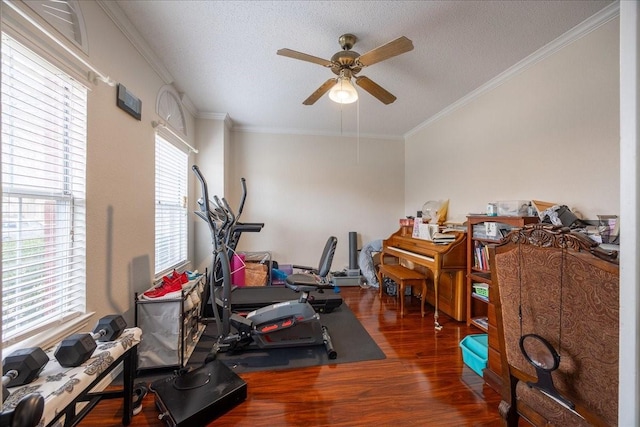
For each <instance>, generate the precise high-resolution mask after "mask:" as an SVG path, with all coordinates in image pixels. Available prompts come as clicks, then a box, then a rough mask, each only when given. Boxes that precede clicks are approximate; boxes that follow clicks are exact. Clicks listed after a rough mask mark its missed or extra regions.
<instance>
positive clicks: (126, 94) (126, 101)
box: [116, 83, 142, 120]
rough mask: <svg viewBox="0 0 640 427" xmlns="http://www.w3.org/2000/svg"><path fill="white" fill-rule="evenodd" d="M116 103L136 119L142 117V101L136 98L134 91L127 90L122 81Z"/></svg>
mask: <svg viewBox="0 0 640 427" xmlns="http://www.w3.org/2000/svg"><path fill="white" fill-rule="evenodd" d="M116 104H117V105H118V107H120V108H122V109H123V110H124V111H126V112H127V113H129V114H131V115H132V116H133V117H135V118H136V119H138V120H141V119H142V101H140V99H138V98H136V96H135V95H134V94H133V93H131V92H130V91H129V90H127V88H126V87H125V86H124V85H123V84H120V83H118V96H117V99H116Z"/></svg>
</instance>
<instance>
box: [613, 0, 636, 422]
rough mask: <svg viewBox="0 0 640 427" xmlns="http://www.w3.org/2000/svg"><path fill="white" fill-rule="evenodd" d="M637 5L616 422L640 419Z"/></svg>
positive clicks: (627, 69)
mask: <svg viewBox="0 0 640 427" xmlns="http://www.w3.org/2000/svg"><path fill="white" fill-rule="evenodd" d="M639 24H640V8H638V3H637V2H622V3H621V4H620V64H621V66H620V106H621V108H620V112H621V114H620V136H621V141H620V154H621V156H620V157H621V159H620V194H621V212H620V213H621V221H620V223H621V229H622V230H624V231H625V234H624V239H622V241H621V245H620V247H621V253H620V370H619V372H620V385H619V392H618V395H619V399H620V400H619V403H618V415H619V417H618V424H619V425H621V426H637V425H639V424H640V407H639V406H638V399H639V398H640V377H639V375H638V373H639V372H640V355H639V351H640V346H639V341H640V313H639V312H638V302H639V301H640V295H639V293H640V271H639V269H638V252H639V250H640V233H639V231H640V227H638V222H639V220H640V219H639V218H638V208H639V207H640V200H639V199H638V196H639V193H638V189H639V188H640V177H639V176H638V171H639V166H640V159H638V146H639V145H638V143H639V136H640V135H639V134H638V130H639V128H638V119H639V118H640V108H639V107H640V85H639V84H638V83H640V68H639V66H640V58H639V54H640V25H639Z"/></svg>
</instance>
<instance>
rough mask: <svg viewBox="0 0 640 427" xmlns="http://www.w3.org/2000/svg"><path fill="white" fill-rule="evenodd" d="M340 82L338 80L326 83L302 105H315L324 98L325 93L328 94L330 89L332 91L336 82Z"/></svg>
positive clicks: (330, 80)
mask: <svg viewBox="0 0 640 427" xmlns="http://www.w3.org/2000/svg"><path fill="white" fill-rule="evenodd" d="M337 81H338V79H337V78H336V79H329V80H327V81H326V82H324V83H323V84H322V86H320V87H319V88H318V89H316V91H315V92H313V93H312V94H311V95H310V96H309V97H308V98H307V99H305V100H304V101H303V102H302V103H303V104H304V105H313V104H314V103H315V102H316V101H317V100H318V99H320V98H321V97H322V95H324V94H325V93H327V92H328V91H329V89H331V88H332V87H333V86H334V85H335V84H336V82H337Z"/></svg>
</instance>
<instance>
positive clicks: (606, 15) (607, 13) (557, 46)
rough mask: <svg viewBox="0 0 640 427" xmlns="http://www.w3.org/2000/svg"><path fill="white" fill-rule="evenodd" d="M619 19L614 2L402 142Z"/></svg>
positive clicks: (618, 6) (429, 121) (455, 104)
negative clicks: (613, 20)
mask: <svg viewBox="0 0 640 427" xmlns="http://www.w3.org/2000/svg"><path fill="white" fill-rule="evenodd" d="M619 15H620V3H619V1H616V2H614V3H612V4H610V5H609V6H607V7H605V8H604V9H602V10H601V11H600V12H598V13H596V14H595V15H593V16H591V17H590V18H587V19H586V20H584V21H583V22H581V23H580V24H578V25H576V26H575V27H573V28H572V29H570V30H569V31H567V32H566V33H564V34H563V35H561V36H560V37H558V38H557V39H555V40H554V41H552V42H550V43H548V44H546V45H545V46H543V47H541V48H540V49H538V50H537V51H535V52H534V53H532V54H531V55H529V56H527V57H526V58H524V59H523V60H522V61H520V62H518V63H516V64H515V65H514V66H512V67H511V68H508V69H507V70H505V71H503V72H502V73H500V74H498V75H497V76H496V77H494V78H493V79H491V80H489V81H488V82H487V83H485V84H483V85H482V86H480V87H479V88H477V89H476V90H474V91H472V92H469V93H468V94H467V95H465V96H463V97H462V98H460V99H459V100H457V101H456V102H454V103H453V104H451V105H449V106H448V107H447V108H445V109H444V110H442V111H440V112H438V113H436V114H434V115H433V116H431V117H430V118H428V119H427V120H425V121H424V122H422V123H421V124H419V125H418V126H416V127H415V128H413V129H411V130H410V131H409V132H407V133H405V134H404V138H405V139H406V138H408V137H410V136H413V135H415V134H416V133H417V132H419V131H420V130H422V129H424V128H426V127H428V126H430V125H431V124H432V123H435V122H436V121H438V120H440V119H441V118H443V117H444V116H446V115H448V114H450V113H452V112H454V111H455V110H457V109H458V108H462V107H464V106H465V105H467V104H469V103H470V102H472V101H473V100H475V99H476V98H479V97H480V96H482V95H484V94H486V93H488V92H490V91H492V90H493V89H495V88H496V87H498V86H500V85H501V84H503V83H505V82H506V81H508V80H510V79H511V78H513V77H515V76H516V75H518V74H520V73H522V72H524V71H525V70H526V69H528V68H529V67H532V66H533V65H535V64H537V63H538V62H540V61H542V60H544V59H545V58H548V57H550V56H551V55H553V54H555V53H556V52H558V51H560V50H562V49H563V48H565V47H566V46H568V45H570V44H571V43H573V42H575V41H576V40H578V39H580V38H582V37H584V36H586V35H587V34H589V33H590V32H592V31H594V30H596V29H597V28H599V27H600V26H602V25H604V24H606V23H607V22H609V21H611V20H612V19H614V18H616V17H618V16H619Z"/></svg>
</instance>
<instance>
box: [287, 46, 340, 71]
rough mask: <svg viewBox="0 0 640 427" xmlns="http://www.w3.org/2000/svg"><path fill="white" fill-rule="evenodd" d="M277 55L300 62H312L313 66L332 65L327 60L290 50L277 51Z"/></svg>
mask: <svg viewBox="0 0 640 427" xmlns="http://www.w3.org/2000/svg"><path fill="white" fill-rule="evenodd" d="M277 54H278V55H280V56H286V57H289V58H293V59H299V60H301V61H307V62H313V63H314V64H319V65H322V66H324V67H331V66H332V65H333V63H332V62H331V61H329V60H328V59H322V58H318V57H317V56H313V55H308V54H306V53H302V52H298V51H295V50H291V49H280V50H278V52H277Z"/></svg>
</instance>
